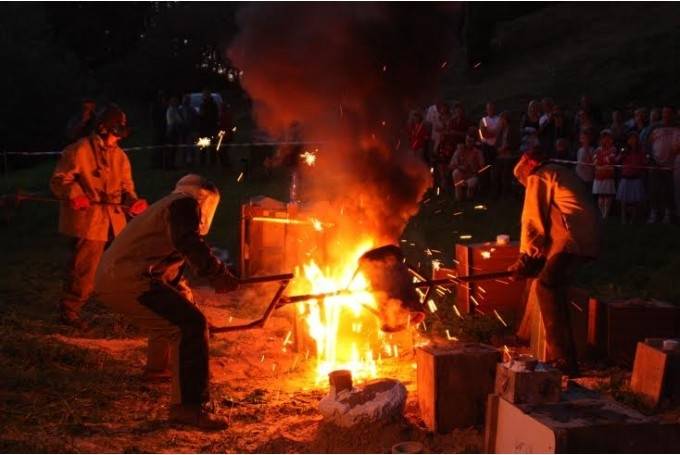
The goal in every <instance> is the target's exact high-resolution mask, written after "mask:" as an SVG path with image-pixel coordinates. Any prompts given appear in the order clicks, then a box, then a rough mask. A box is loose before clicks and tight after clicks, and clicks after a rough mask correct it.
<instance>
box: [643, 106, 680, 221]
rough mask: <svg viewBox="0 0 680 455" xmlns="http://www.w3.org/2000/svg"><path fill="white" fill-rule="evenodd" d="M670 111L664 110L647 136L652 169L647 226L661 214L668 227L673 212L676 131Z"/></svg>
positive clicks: (666, 107) (676, 151) (669, 109)
mask: <svg viewBox="0 0 680 455" xmlns="http://www.w3.org/2000/svg"><path fill="white" fill-rule="evenodd" d="M673 114H674V110H673V108H672V107H670V106H665V107H664V108H663V110H662V114H661V124H660V125H658V126H656V127H653V129H652V130H651V132H650V133H649V139H648V141H649V150H650V152H651V154H650V155H651V160H652V163H653V165H654V166H657V167H658V168H659V169H655V170H653V171H652V172H650V176H649V187H650V188H649V190H650V203H651V211H650V214H649V220H648V222H649V223H655V222H656V220H657V217H658V216H659V215H660V214H661V213H662V212H663V214H664V217H663V222H664V223H670V221H671V216H672V211H673V210H672V208H673V196H674V188H673V187H674V185H673V175H672V173H671V169H672V168H673V165H674V164H675V156H676V155H677V154H678V152H680V150H678V127H677V126H675V124H674V121H673ZM662 168H663V169H662Z"/></svg>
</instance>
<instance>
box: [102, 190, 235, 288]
mask: <svg viewBox="0 0 680 455" xmlns="http://www.w3.org/2000/svg"><path fill="white" fill-rule="evenodd" d="M201 218H202V213H201V205H200V204H199V201H197V200H196V198H194V197H192V196H191V195H189V194H186V193H182V192H174V193H171V194H170V195H168V196H166V197H164V198H163V199H161V200H159V201H157V202H156V203H154V204H152V205H151V206H150V207H149V208H148V209H146V211H145V212H144V213H142V214H141V215H139V216H137V217H135V218H134V219H133V220H132V221H130V223H129V224H128V226H127V227H126V228H125V229H124V230H123V232H121V233H120V235H119V236H118V237H116V239H115V240H114V241H113V243H112V244H111V246H110V247H109V248H108V249H107V250H106V252H105V253H104V256H103V257H102V260H101V262H100V264H99V268H98V269H97V275H96V278H95V292H96V293H97V294H101V293H139V294H141V293H144V292H146V291H147V290H149V289H150V288H151V285H152V283H153V282H154V281H158V282H162V283H164V284H167V285H169V286H172V287H174V288H176V289H178V290H180V292H182V293H183V294H184V295H185V296H187V297H188V298H189V299H190V291H189V287H188V285H187V284H186V282H185V279H184V278H183V275H182V272H183V270H184V266H185V264H188V265H189V266H190V267H192V268H193V270H194V272H196V274H197V275H199V276H203V277H206V278H208V279H209V280H211V281H214V280H219V279H224V278H225V277H227V278H232V279H234V278H233V276H231V275H230V274H229V272H228V271H227V269H226V267H225V265H224V264H222V262H220V260H219V259H217V258H216V257H215V256H214V255H213V254H212V253H211V251H210V247H209V246H208V244H207V243H206V242H205V240H204V239H203V236H202V234H201V224H202V221H201Z"/></svg>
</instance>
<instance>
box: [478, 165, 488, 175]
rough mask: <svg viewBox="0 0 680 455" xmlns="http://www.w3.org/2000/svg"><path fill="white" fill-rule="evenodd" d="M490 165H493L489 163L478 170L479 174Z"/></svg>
mask: <svg viewBox="0 0 680 455" xmlns="http://www.w3.org/2000/svg"><path fill="white" fill-rule="evenodd" d="M490 167H491V165H490V164H487V165H486V166H484V167H483V168H481V169H480V170H478V171H477V174H481V173H482V172H484V171H486V170H487V169H489V168H490Z"/></svg>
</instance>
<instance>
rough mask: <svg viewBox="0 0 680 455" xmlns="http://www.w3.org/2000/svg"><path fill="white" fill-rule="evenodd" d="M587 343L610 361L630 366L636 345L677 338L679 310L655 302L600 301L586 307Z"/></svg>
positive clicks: (597, 300)
mask: <svg viewBox="0 0 680 455" xmlns="http://www.w3.org/2000/svg"><path fill="white" fill-rule="evenodd" d="M589 312H590V314H589V321H588V324H589V326H588V343H589V345H591V346H592V347H593V348H594V349H595V350H597V351H598V352H599V353H601V354H602V355H605V356H607V358H608V359H609V361H610V362H612V363H613V364H616V365H622V366H627V367H630V366H632V364H633V359H634V356H635V349H636V347H637V343H638V342H640V341H644V340H645V339H646V338H673V337H676V336H679V335H680V307H678V306H675V305H672V304H670V303H666V302H661V301H658V300H642V299H631V300H617V301H603V300H599V299H595V298H592V299H591V301H590V304H589Z"/></svg>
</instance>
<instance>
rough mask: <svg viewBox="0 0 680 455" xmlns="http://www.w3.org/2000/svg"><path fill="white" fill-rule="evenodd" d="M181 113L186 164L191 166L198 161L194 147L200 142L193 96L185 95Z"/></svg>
mask: <svg viewBox="0 0 680 455" xmlns="http://www.w3.org/2000/svg"><path fill="white" fill-rule="evenodd" d="M179 113H180V115H181V116H182V137H181V143H182V144H184V145H185V147H184V156H183V159H184V164H188V165H191V164H193V163H194V162H195V160H196V148H195V147H194V145H195V144H196V141H197V140H198V134H197V129H198V113H197V112H196V109H194V107H193V106H192V105H191V95H184V97H183V98H182V106H180V108H179Z"/></svg>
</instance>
